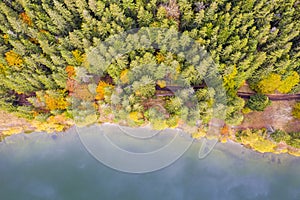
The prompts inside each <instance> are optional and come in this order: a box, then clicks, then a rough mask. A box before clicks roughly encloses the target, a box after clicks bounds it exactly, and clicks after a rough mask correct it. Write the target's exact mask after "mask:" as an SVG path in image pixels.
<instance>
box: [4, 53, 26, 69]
mask: <svg viewBox="0 0 300 200" xmlns="http://www.w3.org/2000/svg"><path fill="white" fill-rule="evenodd" d="M5 60H6V62H7V64H8V65H9V66H17V67H20V66H22V64H23V60H22V58H21V56H20V55H19V54H17V53H15V52H14V51H12V50H11V51H9V52H6V53H5Z"/></svg>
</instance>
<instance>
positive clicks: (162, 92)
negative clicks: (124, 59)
mask: <svg viewBox="0 0 300 200" xmlns="http://www.w3.org/2000/svg"><path fill="white" fill-rule="evenodd" d="M204 87H205V85H204V84H202V85H198V86H193V89H194V90H198V89H201V88H204ZM181 88H182V87H180V86H167V87H165V88H160V87H159V86H156V91H157V93H156V96H161V97H163V96H174V92H175V91H177V90H179V89H181ZM254 94H256V93H255V92H242V91H238V92H237V95H238V96H239V97H241V98H243V99H249V98H250V96H252V95H254ZM266 96H268V97H269V99H270V100H272V101H290V100H300V93H296V94H266Z"/></svg>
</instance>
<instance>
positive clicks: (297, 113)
mask: <svg viewBox="0 0 300 200" xmlns="http://www.w3.org/2000/svg"><path fill="white" fill-rule="evenodd" d="M292 114H293V116H294V117H296V118H298V119H300V102H298V103H296V105H295V106H294V108H293V111H292Z"/></svg>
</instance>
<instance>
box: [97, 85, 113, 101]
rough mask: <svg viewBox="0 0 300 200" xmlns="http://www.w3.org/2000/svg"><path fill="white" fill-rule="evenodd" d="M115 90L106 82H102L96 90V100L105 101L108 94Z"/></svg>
mask: <svg viewBox="0 0 300 200" xmlns="http://www.w3.org/2000/svg"><path fill="white" fill-rule="evenodd" d="M113 88H114V86H113V85H111V84H109V83H106V82H104V81H100V82H99V84H98V86H97V89H96V92H97V95H96V99H97V100H103V99H104V96H105V95H106V94H107V92H108V91H109V90H111V89H113Z"/></svg>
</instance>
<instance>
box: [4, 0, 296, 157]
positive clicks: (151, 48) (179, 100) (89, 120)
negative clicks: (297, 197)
mask: <svg viewBox="0 0 300 200" xmlns="http://www.w3.org/2000/svg"><path fill="white" fill-rule="evenodd" d="M0 21H1V24H0V79H1V82H0V109H1V110H5V111H6V112H9V113H13V114H14V115H16V116H19V117H22V118H26V119H28V120H30V121H32V123H34V124H35V125H36V126H37V127H38V128H39V130H42V131H49V132H51V131H62V130H65V129H67V128H68V127H69V126H71V125H72V124H77V125H79V126H86V125H89V124H94V123H103V122H111V123H119V124H122V125H129V126H142V125H145V124H151V126H152V127H153V128H155V129H165V128H176V127H180V128H184V129H185V130H186V131H187V132H190V133H192V134H193V135H195V137H196V136H199V135H200V136H201V135H205V132H208V130H209V123H210V121H211V120H212V119H214V118H218V119H222V120H223V121H224V124H225V125H224V127H223V128H222V130H221V132H222V131H223V132H226V129H227V128H226V127H228V126H236V125H239V124H241V123H242V121H243V118H244V114H245V113H249V112H252V111H263V110H264V109H265V108H266V107H267V106H269V105H270V104H271V101H270V100H269V98H268V97H267V95H268V94H297V93H300V78H299V75H300V1H298V0H273V1H270V0H203V1H198V0H123V1H118V0H1V1H0ZM149 30H150V31H149ZM244 85H248V86H249V88H250V89H251V90H253V91H254V92H255V93H256V94H254V95H253V96H251V97H250V98H249V99H245V98H241V97H239V95H238V90H239V89H240V88H241V87H242V86H244ZM197 86H199V87H198V88H197V90H195V89H194V88H195V87H197ZM200 86H201V87H200ZM172 88H176V89H172ZM164 90H167V91H169V92H171V93H172V94H173V95H166V96H164V95H158V94H160V93H163V91H164ZM293 115H294V117H295V118H299V119H300V103H299V102H298V103H297V104H296V105H295V107H294V110H293ZM283 132H284V131H282V130H277V132H275V134H274V135H273V136H272V137H268V138H267V139H266V138H265V137H264V138H265V139H266V140H267V141H269V140H270V141H271V142H272V144H277V143H279V142H286V143H287V144H289V145H291V146H293V147H295V148H298V147H299V146H300V139H299V138H300V137H299V134H298V133H290V134H289V133H285V132H284V133H283ZM245 134H246V136H247V137H250V136H251V134H250V133H249V134H248V132H247V133H245V131H244V132H243V131H241V132H238V133H237V138H239V139H240V138H243V136H244V138H247V137H246V136H245ZM253 134H254V133H253ZM259 135H260V136H261V137H262V136H265V133H264V131H261V132H260V133H259ZM250 146H251V145H250ZM271 146H272V145H271ZM272 148H273V147H272ZM268 151H269V150H268Z"/></svg>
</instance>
